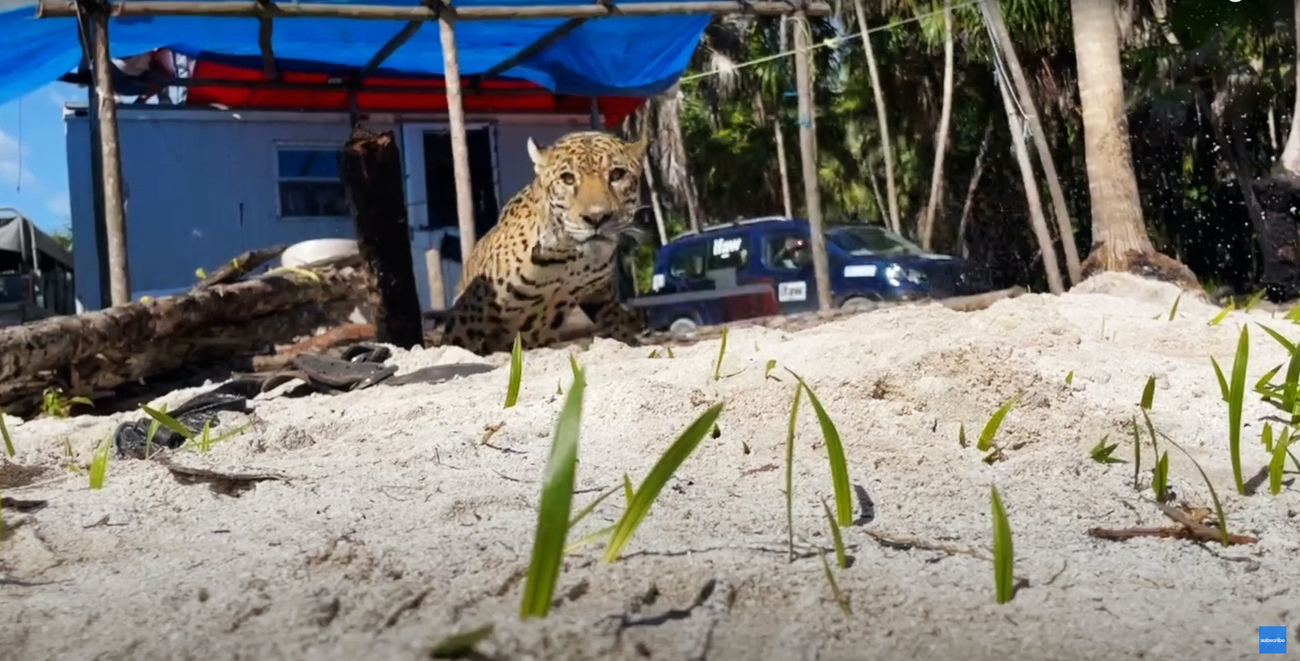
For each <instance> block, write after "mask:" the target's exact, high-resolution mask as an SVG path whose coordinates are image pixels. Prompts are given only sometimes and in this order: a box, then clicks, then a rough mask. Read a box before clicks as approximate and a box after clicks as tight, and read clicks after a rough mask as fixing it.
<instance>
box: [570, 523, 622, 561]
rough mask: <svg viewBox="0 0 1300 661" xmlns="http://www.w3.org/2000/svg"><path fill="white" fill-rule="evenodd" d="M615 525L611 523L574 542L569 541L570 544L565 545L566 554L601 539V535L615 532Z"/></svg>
mask: <svg viewBox="0 0 1300 661" xmlns="http://www.w3.org/2000/svg"><path fill="white" fill-rule="evenodd" d="M614 525H615V524H612V523H611V524H609V525H607V526H605V527H604V528H601V529H600V530H597V531H596V532H593V533H591V534H589V535H584V536H582V537H579V538H578V539H575V540H573V541H572V542H569V544H568V546H565V547H564V553H565V555H568V554H570V553H573V552H574V551H577V550H578V549H580V548H582V547H584V546H586V545H588V544H590V543H592V542H594V541H596V540H598V539H600V538H601V537H605V536H607V535H609V533H611V532H614Z"/></svg>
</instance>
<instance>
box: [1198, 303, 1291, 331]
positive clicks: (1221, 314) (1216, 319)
mask: <svg viewBox="0 0 1300 661" xmlns="http://www.w3.org/2000/svg"><path fill="white" fill-rule="evenodd" d="M1236 305H1237V304H1236V302H1235V301H1233V300H1231V299H1229V300H1228V307H1225V308H1223V309H1222V310H1219V314H1216V315H1214V318H1213V319H1211V320H1210V323H1209V325H1211V326H1218V325H1219V324H1220V323H1221V322H1222V321H1223V320H1224V319H1226V318H1227V317H1228V314H1229V313H1231V312H1232V311H1233V310H1235V309H1236ZM1297 309H1300V308H1297Z"/></svg>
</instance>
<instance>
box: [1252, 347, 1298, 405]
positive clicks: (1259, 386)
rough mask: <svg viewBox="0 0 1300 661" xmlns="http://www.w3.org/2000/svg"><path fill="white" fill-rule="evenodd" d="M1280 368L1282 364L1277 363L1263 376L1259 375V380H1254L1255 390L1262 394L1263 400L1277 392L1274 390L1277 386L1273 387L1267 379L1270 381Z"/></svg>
mask: <svg viewBox="0 0 1300 661" xmlns="http://www.w3.org/2000/svg"><path fill="white" fill-rule="evenodd" d="M1292 355H1295V354H1292ZM1281 369H1282V366H1281V365H1278V366H1277V367H1274V368H1273V369H1271V370H1269V371H1267V372H1264V376H1261V377H1259V380H1258V381H1256V382H1255V392H1257V393H1259V394H1261V395H1263V396H1264V399H1265V400H1267V399H1268V398H1269V397H1271V396H1274V395H1276V394H1277V393H1276V392H1275V391H1276V390H1277V388H1275V387H1273V386H1272V385H1271V384H1270V383H1269V381H1272V380H1273V377H1275V376H1277V373H1278V371H1280V370H1281Z"/></svg>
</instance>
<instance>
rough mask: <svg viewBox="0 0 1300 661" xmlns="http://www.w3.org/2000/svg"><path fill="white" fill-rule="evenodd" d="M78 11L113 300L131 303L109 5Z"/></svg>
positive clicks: (89, 3) (89, 4)
mask: <svg viewBox="0 0 1300 661" xmlns="http://www.w3.org/2000/svg"><path fill="white" fill-rule="evenodd" d="M76 9H77V11H79V12H80V15H81V16H82V17H84V19H85V21H84V22H85V23H86V24H87V27H88V28H89V30H88V35H89V39H88V40H87V41H88V42H89V43H88V44H87V45H88V46H89V47H90V49H91V52H90V53H87V54H86V55H87V59H88V60H89V61H90V68H91V73H92V74H93V75H94V76H95V99H96V101H97V102H98V116H99V145H97V146H95V145H92V149H94V148H96V147H98V149H99V150H100V159H101V166H102V167H103V174H104V180H103V186H104V228H105V234H106V235H107V239H108V282H109V303H110V304H111V305H123V304H126V303H129V302H131V273H130V265H129V263H128V260H127V253H126V245H127V244H126V207H125V199H124V196H123V187H122V155H121V151H120V149H119V143H118V135H117V98H116V96H115V95H114V94H113V62H112V60H111V59H110V58H109V56H108V5H107V4H105V3H102V2H95V1H94V0H78V4H77V5H76Z"/></svg>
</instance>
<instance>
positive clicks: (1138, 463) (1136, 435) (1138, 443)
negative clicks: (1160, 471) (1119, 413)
mask: <svg viewBox="0 0 1300 661" xmlns="http://www.w3.org/2000/svg"><path fill="white" fill-rule="evenodd" d="M1141 474H1142V432H1140V431H1138V421H1137V418H1133V488H1134V489H1135V490H1140V489H1141V488H1142V486H1141V485H1142V483H1141V482H1139V481H1138V476H1139V475H1141Z"/></svg>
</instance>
